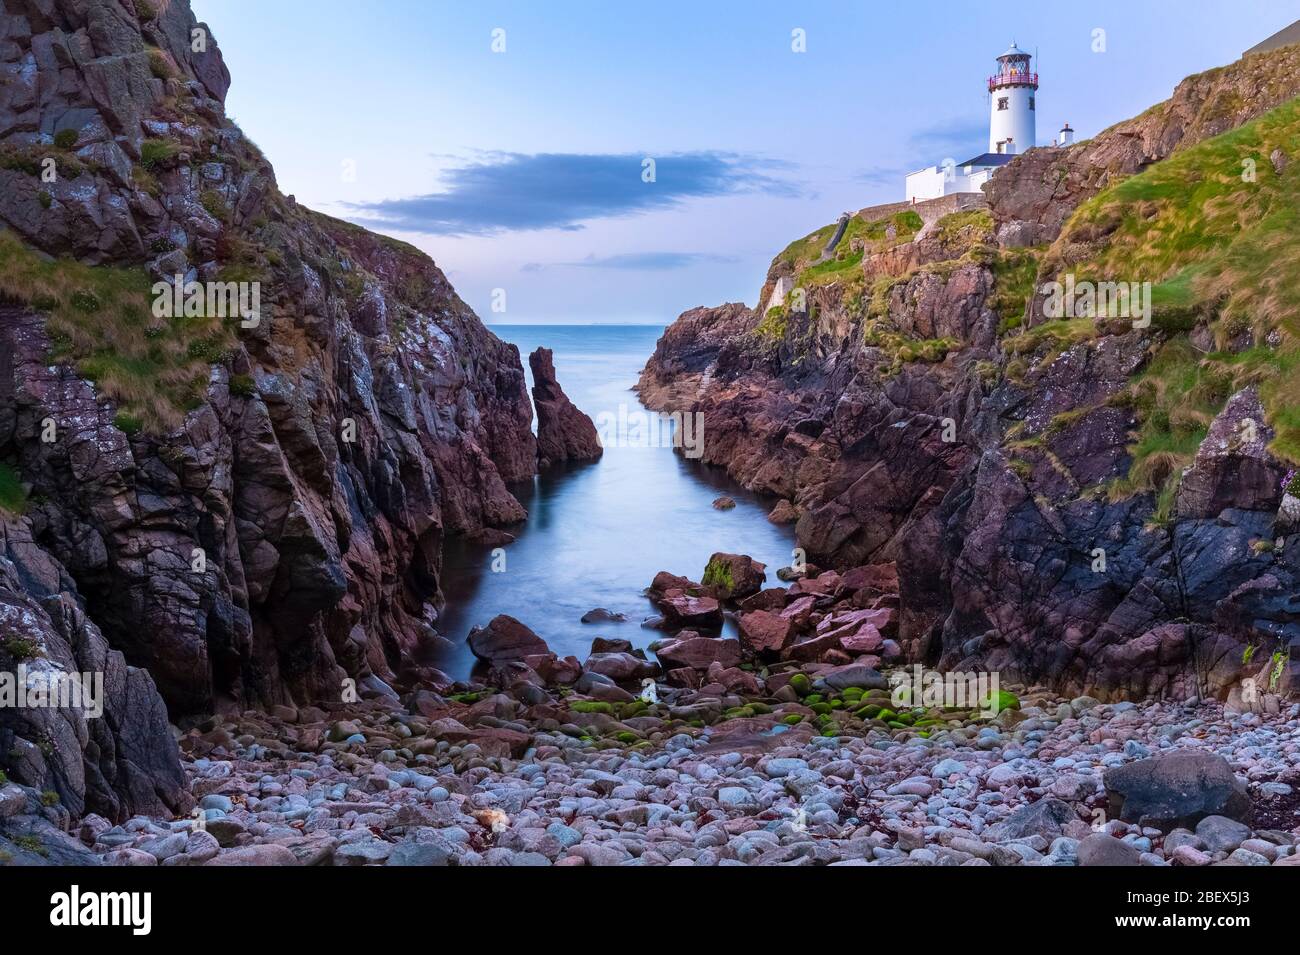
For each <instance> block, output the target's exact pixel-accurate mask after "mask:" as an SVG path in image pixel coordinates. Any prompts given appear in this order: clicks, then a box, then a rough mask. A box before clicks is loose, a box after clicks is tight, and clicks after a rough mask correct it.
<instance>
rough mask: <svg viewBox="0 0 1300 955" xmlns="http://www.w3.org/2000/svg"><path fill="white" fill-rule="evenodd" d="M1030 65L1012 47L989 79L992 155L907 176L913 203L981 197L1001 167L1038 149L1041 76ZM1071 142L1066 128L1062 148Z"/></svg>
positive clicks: (1071, 135) (1071, 134)
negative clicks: (969, 195)
mask: <svg viewBox="0 0 1300 955" xmlns="http://www.w3.org/2000/svg"><path fill="white" fill-rule="evenodd" d="M1031 59H1032V57H1030V55H1029V54H1028V53H1026V52H1024V51H1023V50H1021V49H1019V48H1018V47H1017V46H1016V45H1015V44H1014V43H1012V44H1011V48H1010V49H1009V50H1007V52H1005V53H1003V54H1002V55H1001V56H999V57H998V71H997V73H995V74H994V75H992V76H990V77H989V79H988V89H989V149H988V152H986V153H981V154H980V155H978V156H975V157H974V158H972V159H968V160H966V161H965V162H962V163H958V162H956V161H954V160H952V159H945V160H944V161H943V162H942V163H940V164H939V165H937V166H927V167H926V168H925V169H919V170H917V171H916V172H914V173H911V174H909V175H908V177H907V199H908V201H909V202H921V201H922V200H925V199H937V198H939V197H940V196H947V195H951V194H953V193H956V192H979V191H980V187H981V186H983V185H984V183H986V182H988V181H989V177H991V176H992V175H993V173H995V172H996V171H997V170H998V168H999V167H1000V166H1005V165H1006V164H1007V163H1009V162H1010V161H1011V159H1012V157H1014V156H1015V155H1016V153H1017V152H1022V151H1024V150H1026V149H1030V148H1032V147H1033V146H1034V145H1035V141H1036V140H1035V137H1036V128H1037V124H1036V122H1035V116H1036V115H1037V102H1036V100H1037V96H1038V74H1037V73H1034V72H1032V71H1031V69H1030V67H1031V63H1030V60H1031ZM1073 138H1074V131H1073V130H1071V129H1070V127H1069V125H1068V124H1067V125H1066V127H1065V129H1064V130H1062V131H1061V136H1060V138H1059V139H1058V144H1059V145H1068V144H1069V143H1070V142H1072V141H1073Z"/></svg>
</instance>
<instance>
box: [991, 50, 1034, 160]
mask: <svg viewBox="0 0 1300 955" xmlns="http://www.w3.org/2000/svg"><path fill="white" fill-rule="evenodd" d="M1029 60H1030V56H1029V54H1028V53H1026V52H1024V51H1023V50H1021V49H1019V48H1018V47H1017V46H1016V45H1015V44H1014V43H1012V44H1011V48H1010V49H1009V50H1007V52H1005V53H1003V54H1002V55H1001V56H1000V57H998V71H997V72H996V73H994V74H993V75H992V76H990V77H989V152H991V153H994V154H1000V153H1004V152H1015V151H1016V149H1021V150H1024V149H1030V148H1032V147H1033V146H1034V144H1035V142H1036V139H1035V136H1034V129H1035V122H1034V117H1035V115H1036V114H1037V110H1036V109H1035V106H1036V105H1037V104H1036V103H1035V102H1034V100H1035V98H1036V97H1037V95H1038V74H1037V73H1032V72H1030V69H1029V66H1030V63H1029Z"/></svg>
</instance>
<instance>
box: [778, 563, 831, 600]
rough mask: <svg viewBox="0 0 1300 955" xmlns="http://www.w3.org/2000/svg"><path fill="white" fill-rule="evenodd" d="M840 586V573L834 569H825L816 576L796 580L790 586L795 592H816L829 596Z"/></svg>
mask: <svg viewBox="0 0 1300 955" xmlns="http://www.w3.org/2000/svg"><path fill="white" fill-rule="evenodd" d="M839 586H840V575H839V574H837V573H836V572H835V571H833V570H828V571H825V572H824V573H821V574H818V575H817V576H816V577H804V578H802V579H801V580H796V581H795V582H794V584H793V585H792V586H791V587H790V592H791V593H793V594H816V595H817V596H819V597H827V596H830V595H832V594H834V593H835V591H836V590H837V589H838V588H839Z"/></svg>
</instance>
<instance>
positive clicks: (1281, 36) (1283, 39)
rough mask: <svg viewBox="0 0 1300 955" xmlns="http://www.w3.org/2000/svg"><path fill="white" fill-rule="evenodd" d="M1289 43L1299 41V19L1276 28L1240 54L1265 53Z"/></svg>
mask: <svg viewBox="0 0 1300 955" xmlns="http://www.w3.org/2000/svg"><path fill="white" fill-rule="evenodd" d="M1291 43H1300V20H1297V21H1296V22H1295V23H1293V24H1291V25H1290V26H1289V27H1283V28H1282V29H1280V30H1278V31H1277V32H1276V33H1274V34H1273V35H1272V36H1271V37H1269V38H1268V39H1267V40H1264V41H1263V42H1262V43H1256V44H1255V45H1254V46H1252V47H1251V48H1250V49H1249V50H1247V51H1246V52H1245V53H1243V54H1241V55H1242V56H1250V54H1252V53H1266V52H1268V51H1269V50H1276V49H1277V48H1278V47H1280V46H1287V45H1289V44H1291Z"/></svg>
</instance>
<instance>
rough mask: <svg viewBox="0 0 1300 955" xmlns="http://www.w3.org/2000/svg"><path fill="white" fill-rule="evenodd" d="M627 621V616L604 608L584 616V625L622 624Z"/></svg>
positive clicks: (598, 608) (590, 611)
mask: <svg viewBox="0 0 1300 955" xmlns="http://www.w3.org/2000/svg"><path fill="white" fill-rule="evenodd" d="M626 619H627V614H625V613H616V612H615V611H613V610H606V609H605V608H604V607H597V608H596V609H594V610H588V611H587V612H586V613H584V614H583V615H582V621H581V622H582V623H622V622H623V621H624V620H626Z"/></svg>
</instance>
